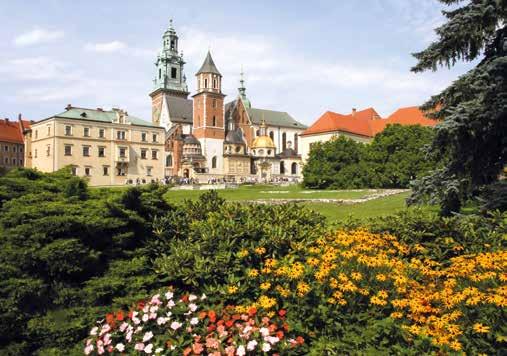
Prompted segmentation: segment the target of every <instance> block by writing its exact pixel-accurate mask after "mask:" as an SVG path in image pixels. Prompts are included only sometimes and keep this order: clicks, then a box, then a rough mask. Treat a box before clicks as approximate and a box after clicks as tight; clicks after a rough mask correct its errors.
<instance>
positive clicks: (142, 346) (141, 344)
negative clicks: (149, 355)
mask: <svg viewBox="0 0 507 356" xmlns="http://www.w3.org/2000/svg"><path fill="white" fill-rule="evenodd" d="M143 349H144V344H143V343H142V342H138V343H137V344H136V346H134V350H138V351H143Z"/></svg>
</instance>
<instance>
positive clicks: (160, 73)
mask: <svg viewBox="0 0 507 356" xmlns="http://www.w3.org/2000/svg"><path fill="white" fill-rule="evenodd" d="M158 79H162V69H160V68H159V69H158Z"/></svg>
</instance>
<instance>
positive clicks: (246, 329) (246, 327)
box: [243, 325, 252, 334]
mask: <svg viewBox="0 0 507 356" xmlns="http://www.w3.org/2000/svg"><path fill="white" fill-rule="evenodd" d="M250 330H252V327H251V326H250V325H247V326H245V328H244V329H243V334H247V333H248V332H249V331H250Z"/></svg>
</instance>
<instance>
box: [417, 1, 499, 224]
mask: <svg viewBox="0 0 507 356" xmlns="http://www.w3.org/2000/svg"><path fill="white" fill-rule="evenodd" d="M439 1H440V2H442V3H443V4H445V5H452V6H454V7H455V8H454V9H453V10H449V11H443V14H444V15H445V16H446V17H447V19H448V21H447V22H446V23H445V24H443V25H442V26H440V27H438V28H437V29H436V33H437V35H438V40H437V41H435V42H433V43H432V44H430V45H429V47H428V48H427V49H425V50H424V51H422V52H419V53H415V54H414V56H415V58H417V59H418V63H417V65H416V66H414V67H413V68H412V71H413V72H416V73H417V72H422V71H425V70H433V71H435V70H436V69H437V67H439V66H444V65H445V66H447V67H451V66H453V65H454V64H455V63H456V62H457V61H458V60H461V61H473V60H475V59H478V58H479V57H481V56H483V58H482V60H481V61H480V62H479V64H477V66H476V67H475V68H473V69H472V70H470V71H469V72H468V73H466V74H465V75H463V76H461V77H460V78H459V79H458V80H456V81H455V82H454V83H453V84H451V85H450V86H449V87H448V88H447V89H445V90H444V91H442V92H441V93H440V94H437V95H435V96H433V97H432V98H431V99H430V100H429V101H428V102H426V103H425V104H424V105H423V106H422V109H423V110H426V111H427V112H429V115H431V116H432V117H434V118H436V119H439V120H441V123H440V124H439V125H437V127H436V135H435V139H434V140H433V143H432V145H431V147H430V149H429V154H430V155H432V156H433V157H435V158H436V159H438V160H441V161H442V162H443V167H442V168H439V169H436V170H434V171H433V172H432V173H431V174H430V175H429V176H427V177H423V178H421V179H420V180H418V181H416V182H415V184H414V186H413V193H412V196H411V197H410V198H409V203H418V202H423V201H427V200H429V201H430V202H438V203H440V204H441V213H442V214H443V215H449V214H451V213H452V212H457V211H459V209H460V207H461V205H462V204H463V202H464V201H465V200H467V199H469V198H471V197H473V196H475V195H477V194H479V192H480V190H481V188H482V187H484V186H486V185H488V184H491V183H493V182H495V181H496V180H497V179H498V176H499V173H500V172H501V170H502V168H503V167H504V165H505V163H506V154H507V135H506V132H507V79H506V73H507V57H506V52H507V29H506V23H507V1H506V0H476V1H469V2H468V3H467V4H466V5H463V6H461V7H457V8H456V5H457V4H458V3H461V2H462V1H460V0H439Z"/></svg>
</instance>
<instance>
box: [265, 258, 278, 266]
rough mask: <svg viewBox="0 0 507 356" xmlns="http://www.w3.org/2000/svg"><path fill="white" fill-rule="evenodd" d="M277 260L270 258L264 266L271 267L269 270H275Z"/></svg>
mask: <svg viewBox="0 0 507 356" xmlns="http://www.w3.org/2000/svg"><path fill="white" fill-rule="evenodd" d="M276 263H277V262H276V260H275V259H274V258H268V259H267V260H266V261H265V262H264V264H265V265H266V267H269V268H273V267H275V266H276Z"/></svg>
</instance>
